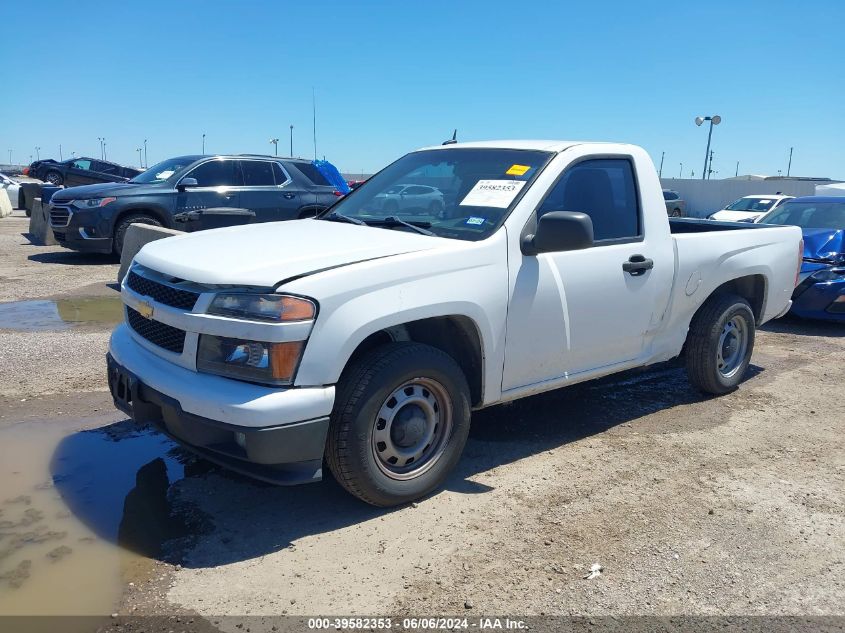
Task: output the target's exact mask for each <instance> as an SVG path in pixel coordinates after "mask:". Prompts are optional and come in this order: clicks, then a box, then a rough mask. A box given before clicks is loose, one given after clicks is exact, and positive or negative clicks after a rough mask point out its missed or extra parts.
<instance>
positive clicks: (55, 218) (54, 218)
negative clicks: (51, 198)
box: [50, 207, 70, 226]
mask: <svg viewBox="0 0 845 633" xmlns="http://www.w3.org/2000/svg"><path fill="white" fill-rule="evenodd" d="M69 223H70V209H68V208H66V207H52V208H51V209H50V226H67V225H68V224H69Z"/></svg>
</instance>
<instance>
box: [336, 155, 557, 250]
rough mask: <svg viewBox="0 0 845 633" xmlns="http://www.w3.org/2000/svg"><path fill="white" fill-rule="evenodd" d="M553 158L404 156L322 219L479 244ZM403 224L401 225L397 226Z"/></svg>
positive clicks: (547, 156) (549, 156)
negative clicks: (414, 228)
mask: <svg viewBox="0 0 845 633" xmlns="http://www.w3.org/2000/svg"><path fill="white" fill-rule="evenodd" d="M552 156H553V153H552V152H544V151H535V150H515V149H494V148H458V147H455V148H444V149H434V150H424V151H420V152H413V153H411V154H407V155H406V156H403V157H402V158H400V159H399V160H397V161H396V162H395V163H393V164H391V165H389V166H388V167H386V168H385V169H383V170H382V171H380V172H379V173H378V174H376V175H375V176H373V177H372V178H370V179H369V180H367V181H366V182H365V183H364V184H363V185H361V186H360V187H358V188H357V189H355V190H354V191H353V192H352V193H350V194H349V195H347V196H346V197H345V198H342V199H341V200H340V201H338V202H337V203H336V204H335V205H333V206H332V207H331V209H330V211H328V212H327V213H325V214H323V215H322V216H321V217H322V218H323V219H327V220H332V219H338V218H343V219H346V220H350V221H353V222H355V223H356V224H357V223H361V222H363V223H365V224H369V225H371V226H381V227H384V228H390V229H399V230H405V231H407V230H412V228H411V227H408V226H407V224H412V225H417V226H419V227H424V228H425V229H427V231H430V232H431V233H433V234H435V235H437V236H439V237H448V238H453V239H460V240H471V241H475V240H482V239H484V238H486V237H487V236H489V235H491V234H492V233H493V232H494V231H495V230H496V229H497V228H498V227H499V226H500V225H501V223H502V222H503V221H504V220H505V218H507V216H508V214H509V213H510V211H511V209H512V208H513V206H514V204H515V203H516V201H517V200H518V199H519V197H520V195H521V194H522V192H524V191H526V190H527V188H528V187H529V186H530V184H531V183H532V182H533V180H534V179H535V178H536V177H537V174H538V173H540V171H541V170H542V169H543V167H545V165H546V163H548V162H549V160H550V159H551V157H552ZM396 220H402V221H403V222H404V223H401V222H397V221H396Z"/></svg>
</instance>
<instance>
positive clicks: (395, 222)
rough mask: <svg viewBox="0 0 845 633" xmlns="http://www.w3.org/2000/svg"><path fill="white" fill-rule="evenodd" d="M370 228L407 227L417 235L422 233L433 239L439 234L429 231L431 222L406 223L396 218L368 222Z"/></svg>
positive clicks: (389, 217)
mask: <svg viewBox="0 0 845 633" xmlns="http://www.w3.org/2000/svg"><path fill="white" fill-rule="evenodd" d="M367 224H369V225H370V226H384V227H387V228H392V227H396V226H407V227H408V228H409V229H413V230H414V231H416V232H417V233H421V234H423V235H430V236H432V237H437V233H432V232H431V231H429V230H427V229H428V227H430V226H431V222H406V221H405V220H400V219H399V218H397V217H395V216H392V215H390V216H388V217H386V218H384V219H383V220H370V221H369V222H367Z"/></svg>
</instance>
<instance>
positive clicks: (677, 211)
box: [672, 209, 681, 218]
mask: <svg viewBox="0 0 845 633" xmlns="http://www.w3.org/2000/svg"><path fill="white" fill-rule="evenodd" d="M672 217H673V218H679V217H681V210H680V209H673V210H672Z"/></svg>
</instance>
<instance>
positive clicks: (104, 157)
mask: <svg viewBox="0 0 845 633" xmlns="http://www.w3.org/2000/svg"><path fill="white" fill-rule="evenodd" d="M106 157H108V154H106V139H103V160H106Z"/></svg>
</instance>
